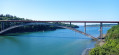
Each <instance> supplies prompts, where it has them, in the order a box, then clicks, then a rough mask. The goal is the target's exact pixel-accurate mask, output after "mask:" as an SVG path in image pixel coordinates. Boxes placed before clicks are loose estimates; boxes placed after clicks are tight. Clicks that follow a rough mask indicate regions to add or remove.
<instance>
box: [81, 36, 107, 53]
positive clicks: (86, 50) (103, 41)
mask: <svg viewBox="0 0 119 55" xmlns="http://www.w3.org/2000/svg"><path fill="white" fill-rule="evenodd" d="M105 37H106V34H103V39H102V40H101V41H100V40H98V41H96V44H95V46H97V45H98V46H102V45H103V44H105ZM97 38H99V37H97ZM94 48H95V47H94ZM91 49H92V48H86V49H85V50H84V51H83V52H82V54H81V55H89V51H90V50H91Z"/></svg>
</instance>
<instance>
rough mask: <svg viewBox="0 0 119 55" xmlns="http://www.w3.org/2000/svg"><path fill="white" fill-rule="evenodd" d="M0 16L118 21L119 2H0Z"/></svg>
mask: <svg viewBox="0 0 119 55" xmlns="http://www.w3.org/2000/svg"><path fill="white" fill-rule="evenodd" d="M0 14H11V15H16V16H18V17H23V18H29V19H33V20H47V21H49V20H57V21H59V20H61V21H119V0H0Z"/></svg>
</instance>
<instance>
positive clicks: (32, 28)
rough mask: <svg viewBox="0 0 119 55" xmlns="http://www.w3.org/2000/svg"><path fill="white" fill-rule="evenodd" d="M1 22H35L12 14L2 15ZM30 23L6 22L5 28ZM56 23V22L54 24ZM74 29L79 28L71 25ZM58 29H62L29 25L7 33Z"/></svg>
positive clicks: (0, 16)
mask: <svg viewBox="0 0 119 55" xmlns="http://www.w3.org/2000/svg"><path fill="white" fill-rule="evenodd" d="M0 20H23V21H34V20H31V19H25V18H20V17H17V16H13V15H10V14H6V15H3V14H0ZM25 23H28V22H4V28H8V27H10V26H13V25H20V24H25ZM54 23H56V22H54ZM57 24H59V25H62V26H70V25H69V24H64V23H60V22H58V23H57ZM71 27H72V28H78V26H76V25H71ZM0 29H1V23H0ZM56 29H61V28H60V27H55V26H49V25H29V26H23V27H18V28H14V29H12V30H9V31H7V32H5V34H6V33H18V32H36V31H49V30H56Z"/></svg>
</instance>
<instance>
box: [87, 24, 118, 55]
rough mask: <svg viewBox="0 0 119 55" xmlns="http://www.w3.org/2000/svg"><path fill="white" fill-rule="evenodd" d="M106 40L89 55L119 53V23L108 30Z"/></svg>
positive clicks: (115, 54)
mask: <svg viewBox="0 0 119 55" xmlns="http://www.w3.org/2000/svg"><path fill="white" fill-rule="evenodd" d="M105 40H106V43H105V44H104V45H103V46H96V47H95V48H93V49H92V50H91V51H90V52H89V55H119V25H117V26H113V27H112V28H111V29H110V30H108V32H107V34H106V37H105Z"/></svg>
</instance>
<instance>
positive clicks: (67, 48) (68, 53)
mask: <svg viewBox="0 0 119 55" xmlns="http://www.w3.org/2000/svg"><path fill="white" fill-rule="evenodd" d="M78 29H79V30H82V31H83V30H84V29H83V27H81V28H78ZM98 29H99V28H97V27H88V28H87V33H89V34H91V35H93V36H96V37H97V36H98V35H99V31H98ZM108 29H110V27H106V28H104V30H103V33H106V32H107V30H108ZM95 43H96V42H95V41H92V40H91V39H90V38H88V37H86V36H84V35H82V34H79V33H75V32H74V31H72V30H68V29H57V30H55V31H45V32H32V33H19V34H11V35H10V34H9V35H6V36H0V55H81V53H82V52H83V50H84V49H86V48H93V47H94V44H95Z"/></svg>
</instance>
